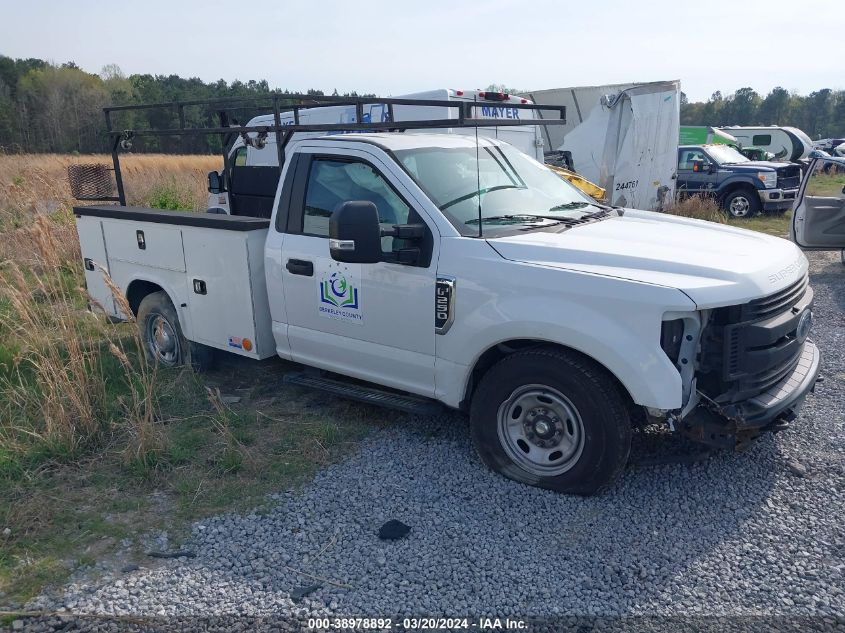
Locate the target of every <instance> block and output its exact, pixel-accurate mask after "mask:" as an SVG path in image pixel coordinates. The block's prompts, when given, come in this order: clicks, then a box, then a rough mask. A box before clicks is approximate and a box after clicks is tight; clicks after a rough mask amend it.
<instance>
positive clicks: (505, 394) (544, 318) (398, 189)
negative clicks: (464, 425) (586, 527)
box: [75, 133, 819, 494]
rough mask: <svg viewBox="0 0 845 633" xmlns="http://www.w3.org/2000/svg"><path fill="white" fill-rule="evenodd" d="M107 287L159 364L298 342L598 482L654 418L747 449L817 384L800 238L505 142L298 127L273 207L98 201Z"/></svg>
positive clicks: (293, 348) (97, 235) (555, 479)
mask: <svg viewBox="0 0 845 633" xmlns="http://www.w3.org/2000/svg"><path fill="white" fill-rule="evenodd" d="M75 213H76V216H77V227H78V231H79V237H80V242H81V245H82V254H83V257H84V259H85V267H86V272H85V275H86V282H87V285H88V289H89V292H90V293H91V295H92V297H93V298H94V299H95V300H96V301H98V302H99V303H100V304H102V305H103V306H104V307H105V310H106V311H107V312H108V313H109V314H111V315H112V316H114V317H118V318H121V317H122V318H126V317H128V316H129V315H124V314H121V313H120V312H119V310H118V308H117V306H116V305H115V302H114V301H112V297H111V294H110V291H109V289H108V287H107V286H106V285H105V283H104V282H103V277H102V273H101V271H100V270H98V268H102V269H103V270H104V271H107V272H108V273H109V274H110V275H111V277H112V279H113V280H114V282H115V283H116V284H117V286H118V287H119V288H120V289H121V291H122V292H124V293H125V295H126V297H127V298H128V301H129V305H130V306H131V309H132V311H133V313H134V315H135V316H136V317H137V321H138V325H139V328H140V331H141V335H142V337H143V339H144V344H145V346H146V349H147V351H148V353H149V355H150V357H151V358H153V359H155V360H157V361H158V362H160V363H162V364H164V365H169V366H175V365H179V364H183V363H190V364H193V365H194V366H196V367H200V368H202V367H203V366H207V365H208V364H209V363H210V362H211V360H212V359H213V353H212V352H213V350H224V351H229V352H232V353H235V354H239V355H241V356H246V357H249V358H253V359H262V358H267V357H270V356H272V355H274V354H278V355H279V356H281V357H282V358H285V359H288V360H291V361H296V362H297V363H301V364H302V365H304V366H306V367H307V368H314V370H313V371H303V372H300V373H294V374H291V375H290V376H289V379H290V381H292V382H295V383H297V384H301V385H307V386H311V387H316V388H321V389H325V390H327V391H330V392H333V393H336V394H339V395H342V396H346V397H354V398H358V399H360V400H363V401H367V402H372V403H375V404H382V405H387V406H395V407H399V408H402V409H405V410H410V411H419V412H424V411H429V410H431V409H432V407H434V406H442V405H445V406H446V407H450V408H455V409H460V410H463V411H467V412H469V415H470V420H471V427H472V437H473V441H474V443H475V445H476V447H477V449H478V452H479V454H480V455H481V457H482V459H483V460H484V461H485V463H487V464H488V465H489V466H490V467H492V468H494V469H495V470H497V471H499V472H501V473H502V474H504V475H505V476H507V477H510V478H512V479H515V480H518V481H522V482H525V483H528V484H532V485H538V486H543V487H547V488H552V489H555V490H559V491H563V492H568V493H577V494H592V493H595V492H597V491H599V490H602V489H603V488H605V487H606V486H608V485H609V484H611V483H612V482H613V481H614V480H615V479H616V478H617V477H618V476H619V475H620V473H621V472H622V470H623V468H624V466H625V463H626V460H627V457H628V452H629V448H630V443H631V428H632V424H635V423H643V422H646V421H651V422H661V423H664V424H666V425H667V426H668V427H669V428H670V429H672V430H674V431H677V432H683V433H685V434H687V435H689V436H691V437H693V438H696V439H698V440H700V441H703V442H706V443H708V444H711V445H715V446H721V447H734V446H737V445H742V444H744V443H746V442H747V441H748V440H750V439H751V438H753V437H756V436H757V435H759V434H760V433H762V432H765V431H778V430H782V429H784V428H785V427H786V426H787V425H788V423H789V422H790V421H792V420H793V419H794V418H795V416H796V414H797V413H798V411H799V409H800V407H801V404H802V402H803V400H804V398H805V396H806V395H807V394H808V393H809V392H810V391H811V390H812V389H813V386H814V383H815V380H816V376H817V374H818V370H819V352H818V350H817V349H816V346H815V345H814V344H813V343H812V342H811V341H810V340H809V339H808V334H809V330H810V325H811V323H812V305H813V291H812V289H811V288H810V287H809V286H808V277H807V268H808V264H807V260H806V258H805V257H804V255H803V254H802V253H801V251H800V250H799V249H798V248H797V247H796V246H795V245H794V244H792V243H791V242H789V241H786V240H783V239H779V238H775V237H771V236H768V235H764V234H761V233H754V232H750V231H746V230H741V229H735V228H732V227H729V226H725V225H721V224H713V223H707V222H702V221H696V220H690V219H685V218H680V217H675V216H669V215H663V214H659V213H652V212H647V211H637V210H631V209H621V208H609V207H604V206H601V205H598V204H597V203H596V202H595V201H594V200H592V199H591V198H588V197H586V196H585V195H584V194H582V193H581V192H579V191H578V190H577V189H575V188H574V187H573V186H571V185H570V184H569V183H567V182H565V181H563V180H562V179H561V178H559V177H558V176H556V175H554V174H553V173H552V172H551V171H549V170H548V168H546V167H545V166H543V165H542V164H540V163H539V162H537V161H536V160H534V159H533V158H531V157H529V156H527V155H525V154H524V153H521V152H519V151H517V150H516V149H514V148H513V147H512V146H510V145H508V144H507V143H504V142H502V141H501V140H497V139H492V138H485V137H483V136H482V137H481V138H479V139H478V140H476V138H474V137H473V136H459V135H446V134H425V133H414V134H409V133H373V134H369V133H365V134H334V135H322V136H320V137H316V138H302V139H298V140H296V139H295V140H292V141H291V142H290V143H289V145H288V147H287V149H286V159H285V162H284V167H283V169H282V172H281V178H280V179H279V181H278V187H277V189H276V191H275V195H274V198H273V201H272V205H270V213H269V214H268V215H269V216H270V217H269V218H254V217H240V216H237V215H222V214H211V213H208V214H202V213H199V214H198V213H184V212H170V211H154V210H150V209H137V208H126V207H120V206H111V205H109V206H105V205H98V206H89V207H76V208H75Z"/></svg>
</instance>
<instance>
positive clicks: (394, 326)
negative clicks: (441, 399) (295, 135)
mask: <svg viewBox="0 0 845 633" xmlns="http://www.w3.org/2000/svg"><path fill="white" fill-rule="evenodd" d="M296 170H297V171H296V178H295V179H294V181H295V183H296V186H294V187H293V188H292V193H291V201H290V206H289V209H288V221H287V229H286V233H285V235H284V246H283V250H282V260H281V266H282V277H283V283H282V286H283V287H284V297H285V310H286V313H287V320H288V341H289V344H290V349H291V357H292V359H293V360H295V361H298V362H302V363H305V364H307V365H313V366H316V367H321V368H324V369H329V370H331V371H335V372H338V373H341V374H345V375H349V376H354V377H357V378H361V379H364V380H370V381H374V382H379V383H381V384H385V385H388V386H392V387H395V388H398V389H403V390H406V391H410V392H413V393H417V394H420V395H426V396H432V395H434V338H435V332H434V317H433V311H434V296H435V277H436V262H437V258H436V254H437V242H438V239H436V238H439V235H438V234H437V233H436V232H434V231H436V227H434V225H433V224H432V223H430V222H429V224H428V225H426V226H427V229H426V230H427V232H428V233H427V239H425V240H424V243H425V244H427V246H425V247H423V251H426V249H427V252H424V253H423V255H422V257H421V258H420V261H419V262H418V263H416V264H399V263H393V262H390V263H389V262H379V263H376V264H342V263H339V262H336V261H334V260H333V259H331V256H330V255H329V238H328V235H329V218H330V216H331V213H332V211H333V210H334V209H335V208H336V207H337V205H338V204H340V203H342V202H346V201H350V200H368V201H370V202H373V203H374V204H375V205H376V207H377V208H378V211H379V217H380V219H381V221H382V224H383V225H384V226H392V225H393V224H407V223H419V222H422V223H423V224H425V220H424V219H423V218H421V217H420V214H418V213H417V211H416V210H415V209H414V204H413V202H411V201H412V200H413V197H412V194H411V193H410V191H409V190H408V189H407V188H406V187H405V185H404V184H403V182H402V181H401V178H400V177H397V176H396V175H395V173H394V172H393V171H391V169H390V168H389V167H388V166H387V165H386V164H385V163H384V162H382V161H381V160H380V159H379V158H378V157H377V156H375V155H372V154H369V153H365V152H363V151H359V150H353V149H343V150H329V149H328V148H325V149H324V148H320V149H319V150H317V149H313V150H308V149H306V148H303V149H302V150H300V152H299V153H298V158H297V165H296ZM395 241H396V240H394V238H384V239H383V240H382V249H383V251H384V252H385V253H390V252H391V251H393V250H394V249H396V248H397V247H399V246H400V244H398V243H394V242H395Z"/></svg>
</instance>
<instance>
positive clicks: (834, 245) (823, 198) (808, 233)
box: [790, 158, 845, 250]
mask: <svg viewBox="0 0 845 633" xmlns="http://www.w3.org/2000/svg"><path fill="white" fill-rule="evenodd" d="M841 171H845V159H842V158H819V159H815V160H813V161H812V162H811V163H810V166H809V167H808V168H807V171H806V172H805V174H804V180H803V182H802V183H801V190H800V192H799V199H798V203H797V205H796V206H795V210H794V212H793V215H792V226H791V229H790V233H791V237H792V239H793V241H794V242H795V243H796V244H798V246H800V247H802V248H808V249H819V250H840V249H845V187H843V186H842V183H841V180H840V179H838V178H837V177H836V174H837V173H838V172H841Z"/></svg>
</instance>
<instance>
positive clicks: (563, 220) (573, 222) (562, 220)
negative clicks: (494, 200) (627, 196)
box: [464, 203, 610, 226]
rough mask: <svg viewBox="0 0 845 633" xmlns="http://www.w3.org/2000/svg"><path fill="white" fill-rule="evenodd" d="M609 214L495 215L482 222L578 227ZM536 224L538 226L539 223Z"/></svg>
mask: <svg viewBox="0 0 845 633" xmlns="http://www.w3.org/2000/svg"><path fill="white" fill-rule="evenodd" d="M579 204H580V203H579ZM585 206H586V205H585ZM609 213H610V212H609V211H607V210H606V209H600V210H599V211H595V212H593V213H588V214H586V215H582V216H581V217H580V218H568V217H566V216H561V215H546V214H541V213H512V214H508V215H493V216H489V217H484V218H481V222H490V221H493V222H501V221H502V220H509V221H512V222H513V223H514V224H520V223H524V222H526V221H530V220H550V223H548V224H544V226H553V225H554V224H566V225H567V226H577V225H578V224H586V223H587V222H589V221H590V220H596V219H598V218H603V217H605V216H606V215H608V214H609ZM478 222H479V219H478V218H472V219H471V220H467V221H466V222H464V224H478ZM534 223H535V224H536V223H537V222H534Z"/></svg>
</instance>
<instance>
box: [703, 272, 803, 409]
mask: <svg viewBox="0 0 845 633" xmlns="http://www.w3.org/2000/svg"><path fill="white" fill-rule="evenodd" d="M812 304H813V290H812V288H810V287H809V283H808V279H807V277H806V275H805V276H804V277H803V278H802V279H799V280H798V281H796V282H795V283H793V284H791V285H789V286H788V287H786V288H784V289H783V290H779V291H778V292H775V293H773V294H771V295H768V296H766V297H763V298H761V299H755V300H754V301H750V302H748V303H746V304H743V305H740V306H730V307H727V308H719V309H717V310H715V311H714V313H713V315H712V318H711V320H710V323H709V324H708V325H707V328H706V329H705V332H704V336H703V338H702V351H701V356H700V359H699V361H700V362H699V388H700V389H701V390H702V391H704V393H706V394H707V395H708V396H709V397H710V398H712V399H714V400H716V401H717V402H720V403H727V402H739V401H741V400H745V399H747V398H750V397H752V396H754V395H757V394H759V393H762V392H764V391H766V390H767V389H769V387H771V386H772V385H774V384H776V383H777V382H778V381H780V380H782V379H783V378H784V377H785V376H786V375H787V374H789V373H790V372H791V371H792V370H793V369H794V368H795V366H796V365H797V364H798V362H799V361H800V359H801V353H802V350H803V348H804V341H803V340H799V339H798V337H797V328H798V322H799V321H800V319H801V316H802V314H803V313H804V312H805V311H806V310H807V309H809V308H811V307H812Z"/></svg>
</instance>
